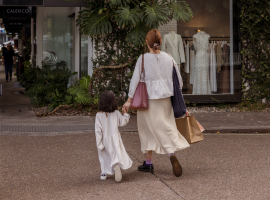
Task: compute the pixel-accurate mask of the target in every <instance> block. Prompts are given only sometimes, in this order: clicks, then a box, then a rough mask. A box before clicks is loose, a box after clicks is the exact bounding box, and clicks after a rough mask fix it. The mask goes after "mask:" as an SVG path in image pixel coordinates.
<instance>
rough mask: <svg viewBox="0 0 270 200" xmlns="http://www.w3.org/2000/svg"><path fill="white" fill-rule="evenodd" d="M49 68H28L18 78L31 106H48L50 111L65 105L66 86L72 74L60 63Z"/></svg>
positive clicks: (63, 63)
mask: <svg viewBox="0 0 270 200" xmlns="http://www.w3.org/2000/svg"><path fill="white" fill-rule="evenodd" d="M51 68H52V67H51V66H48V65H42V68H39V67H38V66H29V67H27V68H26V69H25V71H24V73H23V74H22V76H21V77H20V84H21V85H22V86H23V87H24V88H25V89H26V93H25V95H26V96H28V97H29V98H30V99H31V105H33V106H45V105H49V107H50V108H51V109H53V108H55V107H57V106H59V105H62V104H66V98H65V97H66V96H67V95H68V92H67V84H68V81H69V78H70V77H71V76H73V75H75V74H77V72H74V73H72V72H71V71H70V70H69V69H68V68H67V67H66V63H65V62H63V61H61V62H59V63H57V64H56V67H55V68H54V69H51Z"/></svg>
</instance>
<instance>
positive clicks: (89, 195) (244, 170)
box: [0, 133, 270, 200]
mask: <svg viewBox="0 0 270 200" xmlns="http://www.w3.org/2000/svg"><path fill="white" fill-rule="evenodd" d="M122 139H123V142H124V145H125V147H126V150H127V152H128V153H129V155H130V156H131V159H132V160H133V162H134V164H133V166H132V168H131V169H128V170H126V171H124V172H123V180H122V182H121V183H115V181H114V177H113V176H109V177H108V179H107V180H106V181H100V180H99V174H100V168H99V161H98V155H97V151H96V146H95V137H94V133H88V134H77V135H64V136H50V137H47V136H32V137H31V136H0V146H1V148H0V171H1V173H0V176H1V182H0V188H1V190H0V199H1V200H2V199H3V200H13V199H27V200H32V199H57V200H61V199H149V198H150V199H158V200H159V199H192V200H194V199H203V200H204V199H232V200H238V199H239V200H242V199H243V200H246V199H263V200H264V199H265V200H266V199H269V198H270V192H269V187H270V181H269V179H270V159H269V155H268V152H269V150H270V147H269V142H270V135H206V136H205V140H204V141H203V142H200V143H197V144H193V145H191V147H190V148H188V149H186V150H183V151H180V152H178V153H177V156H178V158H179V160H180V163H181V164H182V166H183V170H184V172H183V175H182V176H181V177H180V178H177V177H175V176H174V175H173V173H172V169H171V164H170V161H169V157H168V155H157V154H154V157H153V162H154V166H155V173H154V174H151V173H143V172H138V171H137V166H138V165H139V164H140V163H141V162H142V161H143V160H144V159H143V155H142V153H141V151H140V142H139V136H138V134H135V133H133V134H132V133H122Z"/></svg>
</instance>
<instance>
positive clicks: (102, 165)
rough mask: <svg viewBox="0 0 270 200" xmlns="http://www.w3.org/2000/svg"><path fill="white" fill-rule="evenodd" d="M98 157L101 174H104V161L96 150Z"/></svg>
mask: <svg viewBox="0 0 270 200" xmlns="http://www.w3.org/2000/svg"><path fill="white" fill-rule="evenodd" d="M98 158H99V162H100V169H101V174H106V172H105V161H104V159H103V157H102V156H101V153H100V150H98Z"/></svg>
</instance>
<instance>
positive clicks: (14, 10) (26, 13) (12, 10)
mask: <svg viewBox="0 0 270 200" xmlns="http://www.w3.org/2000/svg"><path fill="white" fill-rule="evenodd" d="M2 9H3V17H15V18H29V17H32V7H23V6H22V7H17V6H16V7H15V6H10V7H9V6H7V7H6V6H4V7H2Z"/></svg>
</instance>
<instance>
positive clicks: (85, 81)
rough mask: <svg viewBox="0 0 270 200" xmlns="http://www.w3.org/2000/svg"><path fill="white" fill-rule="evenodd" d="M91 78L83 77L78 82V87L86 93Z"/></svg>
mask: <svg viewBox="0 0 270 200" xmlns="http://www.w3.org/2000/svg"><path fill="white" fill-rule="evenodd" d="M90 81H91V78H90V76H89V75H87V76H83V77H82V78H81V80H80V85H81V87H82V88H84V89H85V90H86V91H87V90H88V87H89V85H90Z"/></svg>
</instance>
